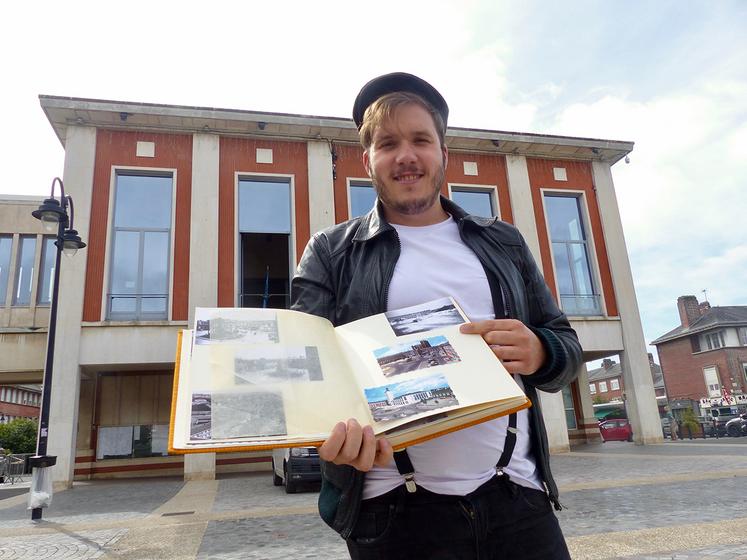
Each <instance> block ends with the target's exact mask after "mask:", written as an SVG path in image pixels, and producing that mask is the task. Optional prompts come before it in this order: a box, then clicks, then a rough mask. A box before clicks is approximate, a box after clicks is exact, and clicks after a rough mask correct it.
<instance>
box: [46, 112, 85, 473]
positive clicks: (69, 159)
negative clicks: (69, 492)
mask: <svg viewBox="0 0 747 560" xmlns="http://www.w3.org/2000/svg"><path fill="white" fill-rule="evenodd" d="M95 160H96V129H95V128H90V127H82V126H68V127H67V133H66V138H65V169H64V173H63V182H64V183H65V194H69V195H70V196H72V197H73V204H74V205H75V216H74V219H75V222H74V223H73V227H74V228H75V229H76V230H78V234H79V235H80V237H81V239H83V241H84V242H86V243H90V240H89V237H88V234H89V224H90V219H91V195H92V191H93V167H94V163H95ZM55 194H58V193H55ZM86 261H87V253H86V249H83V250H82V251H79V252H78V253H77V254H76V255H75V256H73V257H72V258H69V257H66V256H65V255H63V256H62V263H61V264H60V291H59V296H58V297H59V304H58V307H57V334H56V337H55V350H54V367H53V370H52V371H53V373H52V387H51V398H50V408H49V439H48V443H47V454H48V455H56V456H57V465H56V466H55V467H54V469H53V471H52V479H53V481H54V483H55V486H56V487H57V488H69V487H70V486H72V483H73V470H74V468H75V438H76V435H77V430H78V406H79V400H80V398H79V397H80V367H79V353H80V334H81V332H80V331H81V320H82V319H83V294H84V290H85V285H86Z"/></svg>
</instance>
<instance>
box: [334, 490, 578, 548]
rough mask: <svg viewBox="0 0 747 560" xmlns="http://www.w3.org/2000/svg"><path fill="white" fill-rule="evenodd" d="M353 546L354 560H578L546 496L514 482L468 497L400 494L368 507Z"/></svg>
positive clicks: (352, 537) (423, 492)
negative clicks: (573, 558) (566, 540)
mask: <svg viewBox="0 0 747 560" xmlns="http://www.w3.org/2000/svg"><path fill="white" fill-rule="evenodd" d="M347 545H348V550H349V551H350V556H351V558H352V559H353V560H359V559H360V560H374V559H376V560H383V559H387V560H388V559H396V558H402V559H408V560H412V559H417V558H427V559H429V560H446V559H454V560H457V559H458V560H469V559H475V560H477V559H479V560H484V559H496V560H497V559H501V560H503V559H513V558H516V559H519V558H520V559H522V560H528V559H531V558H535V559H543V560H544V559H553V560H554V559H558V560H561V559H563V560H565V559H570V556H569V554H568V548H567V547H566V544H565V539H564V538H563V533H562V532H561V530H560V525H559V524H558V520H557V518H556V517H555V514H554V512H553V511H552V507H551V505H550V501H549V499H548V498H547V496H546V495H545V493H544V492H540V491H539V490H531V489H529V488H525V487H523V486H519V485H518V484H515V483H513V482H511V481H510V480H509V479H508V477H507V476H501V477H497V476H496V477H494V478H493V479H491V480H490V481H488V482H486V483H485V484H483V485H482V486H480V487H479V488H478V489H477V490H475V491H474V492H472V493H471V494H467V495H466V496H447V495H442V494H434V493H433V492H429V491H428V490H426V489H425V488H423V487H421V486H418V489H417V491H416V492H414V493H409V494H408V493H407V491H406V490H405V488H404V486H400V487H399V488H396V489H394V490H392V491H391V492H388V493H386V494H384V495H382V496H377V497H376V498H372V499H370V500H364V501H363V504H362V506H361V512H360V515H359V517H358V522H357V523H356V525H355V528H354V529H353V532H352V534H351V535H350V538H349V539H348V540H347Z"/></svg>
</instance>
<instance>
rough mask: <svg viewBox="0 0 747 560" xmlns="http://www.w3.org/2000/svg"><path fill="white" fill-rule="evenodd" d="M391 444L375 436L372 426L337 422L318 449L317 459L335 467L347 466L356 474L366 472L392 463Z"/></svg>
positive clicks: (354, 422) (355, 422)
mask: <svg viewBox="0 0 747 560" xmlns="http://www.w3.org/2000/svg"><path fill="white" fill-rule="evenodd" d="M393 453H394V451H393V450H392V445H391V444H390V443H389V442H388V441H387V440H386V438H381V439H379V440H378V441H377V440H376V438H375V437H374V432H373V428H372V427H371V426H365V427H363V428H362V427H361V425H360V424H359V423H358V421H357V420H355V419H354V418H351V419H350V420H348V421H347V423H346V422H338V423H337V425H335V427H334V429H333V430H332V433H331V434H330V435H329V437H328V438H327V440H326V441H325V442H324V443H323V444H322V445H321V446H320V447H319V457H320V458H321V459H322V460H323V461H328V462H331V463H334V464H335V465H350V466H351V467H355V468H356V469H358V470H359V471H363V472H368V471H370V470H371V467H373V466H374V465H376V466H379V467H384V466H386V465H388V464H389V463H391V462H392V458H393V456H394V455H393Z"/></svg>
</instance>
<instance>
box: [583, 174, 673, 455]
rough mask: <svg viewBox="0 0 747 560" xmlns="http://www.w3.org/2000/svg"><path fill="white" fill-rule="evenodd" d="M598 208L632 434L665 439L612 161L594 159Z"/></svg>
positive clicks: (639, 440)
mask: <svg viewBox="0 0 747 560" xmlns="http://www.w3.org/2000/svg"><path fill="white" fill-rule="evenodd" d="M592 174H593V178H594V186H595V187H596V193H597V201H598V203H599V212H600V214H601V218H602V229H603V231H604V242H605V246H606V247H607V254H608V255H609V263H610V272H611V273H612V284H613V285H614V288H615V297H616V300H617V308H618V311H619V314H620V321H621V323H622V337H623V346H624V348H625V350H624V351H623V352H620V364H621V366H622V370H623V380H624V383H625V395H626V398H627V402H626V407H627V411H628V419H629V420H630V423H631V425H632V427H633V438H634V440H635V442H636V443H638V444H646V443H659V442H661V441H662V440H663V438H662V433H661V423H660V421H659V409H658V407H657V406H656V393H655V392H654V384H653V380H652V378H651V370H650V366H649V362H648V353H647V352H646V342H645V340H644V338H643V328H642V327H641V315H640V313H639V311H638V302H637V301H636V296H635V288H634V286H633V274H632V273H631V270H630V261H629V260H628V250H627V247H626V246H625V236H624V234H623V227H622V220H621V219H620V209H619V207H618V205H617V197H616V196H615V187H614V184H613V182H612V170H611V169H610V166H609V164H607V163H604V162H599V161H595V162H593V163H592Z"/></svg>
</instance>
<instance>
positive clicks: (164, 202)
mask: <svg viewBox="0 0 747 560" xmlns="http://www.w3.org/2000/svg"><path fill="white" fill-rule="evenodd" d="M171 183H172V180H171V177H149V176H143V175H117V188H116V200H115V202H114V226H115V227H119V228H122V227H126V228H143V229H145V228H157V229H161V228H163V229H166V228H170V227H171Z"/></svg>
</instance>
